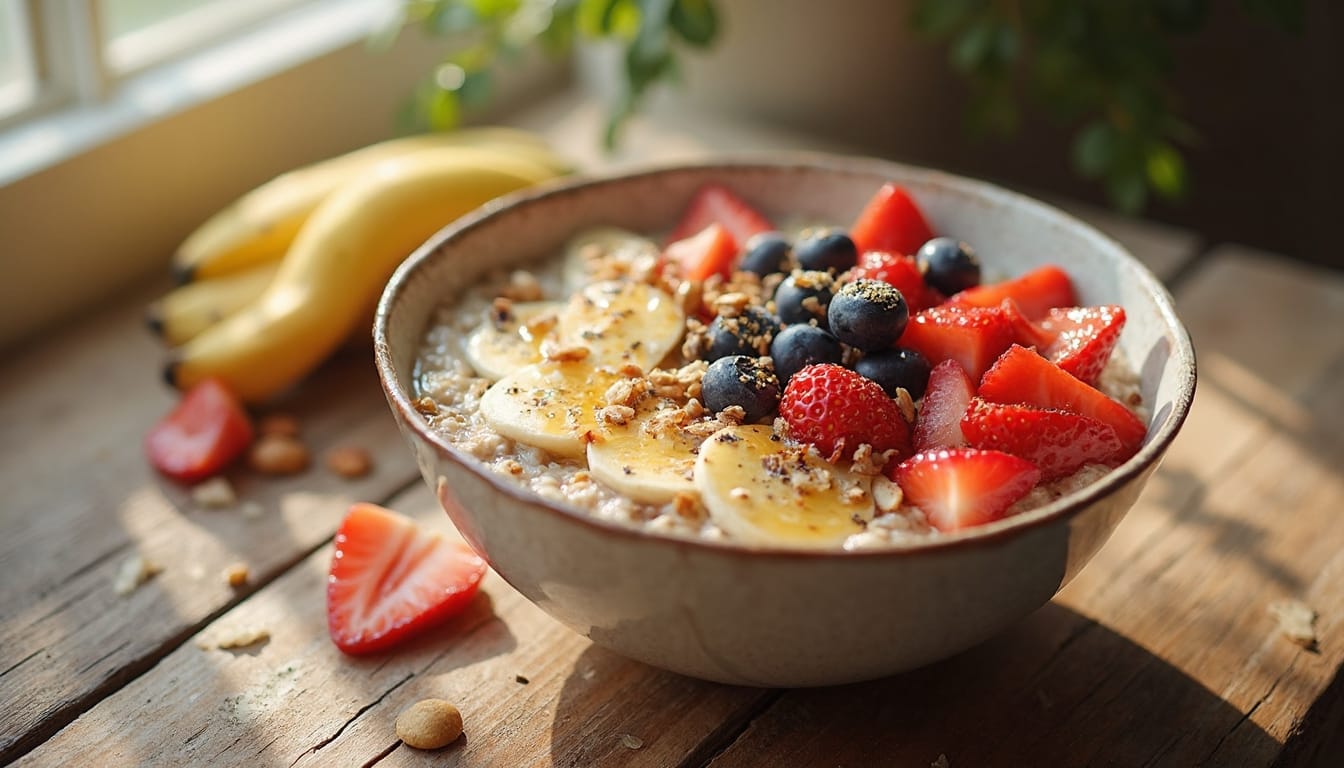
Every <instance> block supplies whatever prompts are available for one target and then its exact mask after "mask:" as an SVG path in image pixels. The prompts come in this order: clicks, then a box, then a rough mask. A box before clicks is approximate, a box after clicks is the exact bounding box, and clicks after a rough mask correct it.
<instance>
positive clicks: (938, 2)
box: [910, 0, 985, 38]
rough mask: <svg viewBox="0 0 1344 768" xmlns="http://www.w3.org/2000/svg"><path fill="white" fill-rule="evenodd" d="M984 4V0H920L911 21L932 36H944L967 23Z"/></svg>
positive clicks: (911, 14) (913, 11) (918, 28)
mask: <svg viewBox="0 0 1344 768" xmlns="http://www.w3.org/2000/svg"><path fill="white" fill-rule="evenodd" d="M984 5H985V3H984V2H983V0H920V2H919V3H917V4H916V5H915V7H914V8H913V9H912V10H911V13H910V23H911V26H913V27H914V28H915V29H916V30H918V31H920V32H923V33H924V34H926V35H928V36H930V37H935V38H942V37H946V36H947V35H949V34H951V33H952V31H953V30H955V29H957V28H959V27H961V26H963V25H964V24H966V22H967V21H969V20H970V18H971V17H972V16H974V15H975V13H976V12H977V11H979V10H981V8H982V7H983V6H984Z"/></svg>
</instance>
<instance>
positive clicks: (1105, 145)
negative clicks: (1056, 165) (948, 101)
mask: <svg viewBox="0 0 1344 768" xmlns="http://www.w3.org/2000/svg"><path fill="white" fill-rule="evenodd" d="M1117 144H1118V142H1117V139H1116V135H1115V128H1114V127H1112V126H1111V124H1110V123H1107V122H1105V121H1102V120H1097V121H1094V122H1092V123H1089V124H1088V125H1087V127H1086V128H1084V129H1083V130H1082V132H1080V133H1079V134H1078V136H1077V137H1076V138H1075V139H1074V142H1073V167H1074V168H1075V169H1077V171H1078V173H1079V174H1080V175H1082V176H1083V177H1084V178H1090V179H1094V178H1097V177H1098V176H1101V175H1102V174H1103V173H1105V172H1106V169H1108V168H1110V167H1111V165H1112V164H1113V163H1114V162H1115V155H1116V145H1117Z"/></svg>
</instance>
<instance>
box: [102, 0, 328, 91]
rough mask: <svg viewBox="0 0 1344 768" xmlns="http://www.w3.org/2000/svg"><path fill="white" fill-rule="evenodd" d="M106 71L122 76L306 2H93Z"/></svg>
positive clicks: (269, 0) (193, 0)
mask: <svg viewBox="0 0 1344 768" xmlns="http://www.w3.org/2000/svg"><path fill="white" fill-rule="evenodd" d="M95 1H96V3H97V6H98V7H97V12H98V20H99V27H100V31H101V43H102V46H103V50H104V59H105V62H106V66H107V69H108V70H109V71H110V72H112V73H114V74H125V73H128V72H133V71H135V70H138V69H143V68H144V67H146V66H149V65H152V64H155V63H157V62H160V61H163V60H165V59H168V58H171V57H173V56H174V55H177V54H180V53H182V52H183V51H188V50H191V49H192V48H195V47H198V46H200V45H201V44H202V43H206V42H209V41H210V40H212V39H216V38H218V37H219V36H220V35H222V34H226V33H227V32H229V31H232V30H236V29H238V28H240V27H243V26H246V25H247V24H249V23H252V22H255V21H257V20H258V19H262V18H265V17H267V16H270V15H274V14H275V13H276V12H277V11H281V10H284V9H285V8H287V7H290V6H294V5H298V4H299V3H301V2H303V1H304V0H95Z"/></svg>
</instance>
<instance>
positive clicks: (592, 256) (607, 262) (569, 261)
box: [561, 227, 659, 293]
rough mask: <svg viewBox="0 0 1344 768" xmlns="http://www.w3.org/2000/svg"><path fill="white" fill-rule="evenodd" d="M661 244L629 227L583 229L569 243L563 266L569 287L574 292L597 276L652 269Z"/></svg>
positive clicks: (604, 277)
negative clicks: (628, 228)
mask: <svg viewBox="0 0 1344 768" xmlns="http://www.w3.org/2000/svg"><path fill="white" fill-rule="evenodd" d="M658 256H659V251H658V246H657V244H655V243H654V242H653V241H652V240H650V239H648V238H647V237H641V236H639V235H637V234H635V233H634V232H631V231H629V230H627V229H620V228H618V227H597V228H594V229H590V230H586V231H584V232H581V233H579V234H578V235H577V236H575V237H574V238H572V239H571V240H570V241H569V242H568V243H566V244H565V256H564V259H565V262H564V266H563V267H562V270H561V275H562V279H563V280H564V284H565V290H567V291H568V292H569V293H574V292H575V291H578V290H579V289H581V288H583V286H585V285H587V284H589V283H591V282H595V281H597V280H605V279H611V278H612V277H615V276H616V275H614V274H610V272H617V273H623V274H630V273H638V272H642V271H645V270H648V269H651V268H652V267H653V265H654V264H655V263H657V261H658Z"/></svg>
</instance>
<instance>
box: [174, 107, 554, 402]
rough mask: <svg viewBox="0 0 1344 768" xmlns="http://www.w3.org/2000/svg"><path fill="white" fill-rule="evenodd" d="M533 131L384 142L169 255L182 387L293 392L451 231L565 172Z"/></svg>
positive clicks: (298, 177)
mask: <svg viewBox="0 0 1344 768" xmlns="http://www.w3.org/2000/svg"><path fill="white" fill-rule="evenodd" d="M569 170H570V168H569V166H568V164H567V163H566V162H565V161H564V160H563V159H562V158H561V157H560V156H558V155H557V154H555V153H554V152H553V151H552V150H550V149H549V148H548V147H547V146H546V144H545V143H544V141H543V140H542V139H540V138H539V137H536V136H534V135H533V134H530V133H527V132H524V131H518V130H514V129H509V128H472V129H464V130H460V131H457V132H454V133H446V134H434V135H426V136H413V137H408V138H403V139H395V140H392V141H388V142H384V143H382V144H376V145H373V146H371V147H366V148H364V149H361V150H357V151H355V152H352V153H350V154H347V155H343V156H341V157H337V158H333V159H330V160H326V161H323V162H320V163H317V164H315V165H311V166H308V167H305V168H302V169H299V170H296V171H292V172H290V173H287V174H284V175H282V176H279V177H277V178H276V179H274V180H272V181H270V182H268V183H266V184H264V185H262V186H261V187H258V188H257V189H255V190H253V191H252V192H249V193H248V194H246V195H244V196H243V197H242V198H240V199H239V200H238V201H236V202H234V203H233V204H232V205H230V206H229V207H228V208H226V209H224V210H223V211H221V212H219V213H218V214H216V215H215V216H213V217H211V218H210V219H209V220H208V221H206V222H205V223H204V224H202V225H201V226H200V227H199V228H198V229H197V230H196V231H195V232H194V233H192V234H191V236H190V237H188V238H187V240H186V241H184V242H183V244H182V246H181V247H180V248H179V250H178V252H177V253H176V254H175V256H174V260H173V270H174V273H175V274H176V275H177V276H178V278H179V279H180V280H182V281H184V282H185V283H186V284H185V285H183V286H182V287H180V288H178V289H176V290H174V291H172V292H171V293H169V294H168V295H166V296H164V297H162V298H161V299H160V300H159V301H157V302H155V303H154V304H153V305H152V306H151V307H150V309H149V313H148V320H149V324H150V327H151V328H152V329H154V330H155V331H156V332H157V333H159V335H160V336H161V337H162V338H163V339H164V341H165V342H166V343H168V344H169V345H170V346H172V347H173V349H172V351H171V352H170V358H169V362H168V365H167V368H166V370H165V378H167V380H168V381H169V382H170V383H172V384H173V385H175V386H177V387H179V388H183V389H186V388H189V387H191V386H192V385H194V384H196V383H197V382H199V381H201V380H203V379H205V378H208V377H212V376H213V377H218V378H221V379H223V380H224V381H226V382H227V383H228V384H229V385H230V386H231V388H232V389H233V390H234V392H235V393H236V394H237V395H238V396H239V397H241V398H243V399H244V400H246V401H250V402H258V401H263V400H266V399H268V398H270V397H271V396H272V395H275V394H276V393H278V392H280V391H281V390H283V389H285V388H287V387H289V386H290V385H292V384H294V383H295V382H297V381H298V380H299V379H301V378H302V377H303V376H304V375H305V374H307V373H308V372H309V371H311V370H312V369H313V368H314V367H315V366H316V365H317V364H319V363H320V362H321V361H322V360H323V359H325V358H326V357H327V355H329V354H330V353H331V352H332V351H333V350H334V349H335V348H336V347H337V346H339V345H340V344H341V343H342V341H343V340H345V339H346V338H347V337H348V336H349V335H350V334H351V331H353V330H354V329H355V328H356V327H357V326H358V324H359V323H360V322H361V321H362V320H365V319H367V318H368V317H370V316H371V314H372V309H373V306H374V305H375V304H376V302H377V299H378V296H379V294H380V293H381V292H382V288H383V285H384V284H385V283H386V282H387V280H388V278H389V277H390V276H391V275H392V272H393V271H394V270H395V269H396V267H397V266H398V265H399V264H400V263H401V261H402V260H403V259H404V258H405V257H406V256H407V255H409V254H410V252H411V251H412V250H414V249H415V248H416V247H417V246H419V245H420V244H421V243H422V242H424V241H425V240H426V239H427V238H428V237H429V236H430V235H432V234H433V233H434V232H436V231H437V230H438V229H440V228H441V227H443V226H444V225H446V224H448V223H449V222H451V221H452V220H453V219H456V218H458V217H460V216H462V215H463V214H465V213H467V212H469V211H471V210H473V209H475V208H477V207H478V206H480V205H482V204H484V203H486V202H488V201H490V200H492V199H494V198H496V197H498V196H500V195H503V194H506V193H509V192H512V191H515V190H517V189H521V188H523V187H527V186H531V185H533V184H538V183H541V182H544V181H547V180H549V179H552V178H554V177H556V176H559V175H562V174H564V173H567V172H568V171H569Z"/></svg>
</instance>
